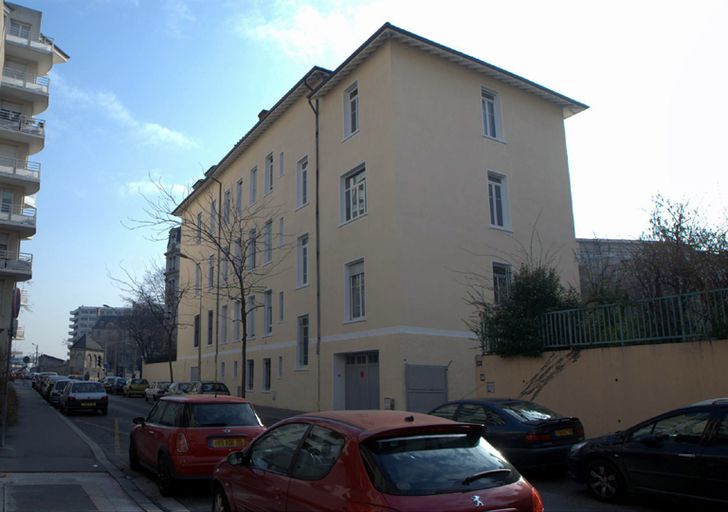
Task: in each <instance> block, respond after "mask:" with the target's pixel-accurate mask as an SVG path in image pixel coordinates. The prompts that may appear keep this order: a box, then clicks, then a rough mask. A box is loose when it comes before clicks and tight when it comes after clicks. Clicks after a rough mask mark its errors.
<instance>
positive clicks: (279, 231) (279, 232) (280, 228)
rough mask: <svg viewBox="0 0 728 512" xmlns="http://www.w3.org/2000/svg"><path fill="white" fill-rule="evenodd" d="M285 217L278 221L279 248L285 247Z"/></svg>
mask: <svg viewBox="0 0 728 512" xmlns="http://www.w3.org/2000/svg"><path fill="white" fill-rule="evenodd" d="M283 243H284V240H283V217H281V218H280V219H278V248H279V249H280V248H281V247H283Z"/></svg>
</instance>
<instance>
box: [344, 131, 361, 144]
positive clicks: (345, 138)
mask: <svg viewBox="0 0 728 512" xmlns="http://www.w3.org/2000/svg"><path fill="white" fill-rule="evenodd" d="M357 133H359V128H357V129H356V131H353V132H351V133H349V134H347V135H344V138H343V139H341V142H342V144H343V143H344V142H346V141H347V140H349V139H351V138H352V137H353V136H354V135H356V134H357Z"/></svg>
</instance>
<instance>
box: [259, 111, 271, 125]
mask: <svg viewBox="0 0 728 512" xmlns="http://www.w3.org/2000/svg"><path fill="white" fill-rule="evenodd" d="M269 113H270V111H269V110H266V109H263V110H261V111H260V112H258V121H259V122H260V121H262V120H263V119H265V118H266V116H267V115H268V114H269Z"/></svg>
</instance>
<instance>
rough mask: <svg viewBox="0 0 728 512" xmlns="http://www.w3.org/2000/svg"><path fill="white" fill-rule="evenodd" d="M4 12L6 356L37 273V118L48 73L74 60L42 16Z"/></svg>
mask: <svg viewBox="0 0 728 512" xmlns="http://www.w3.org/2000/svg"><path fill="white" fill-rule="evenodd" d="M2 7H3V17H2V27H1V28H2V38H0V45H1V46H2V48H1V49H0V59H2V62H0V67H1V68H2V78H1V79H0V329H1V331H0V346H1V347H5V348H3V353H5V352H6V349H7V342H8V333H11V329H10V326H11V325H12V323H13V320H12V312H13V309H14V306H13V303H14V302H15V291H14V290H15V288H16V284H17V283H19V282H23V281H27V280H29V279H30V278H31V276H32V270H33V255H32V254H28V253H24V252H23V251H22V248H21V246H20V243H21V241H22V240H24V239H27V238H30V237H32V236H33V235H34V234H35V232H36V207H35V193H36V192H38V190H39V189H40V169H41V166H40V163H39V162H37V161H33V160H31V159H32V158H33V156H34V155H35V154H36V153H38V152H39V151H40V150H42V149H43V145H44V143H45V121H44V120H42V119H39V118H38V117H37V116H38V114H40V113H41V112H43V111H44V110H45V109H46V108H48V93H49V88H50V80H49V79H48V76H47V75H48V72H49V71H50V70H51V68H52V67H53V65H54V64H60V63H63V62H66V61H68V58H69V57H68V55H66V54H65V53H64V52H63V51H62V50H61V49H60V48H58V46H56V44H55V43H54V42H53V40H52V39H50V38H49V37H46V36H45V35H43V33H42V32H41V16H42V13H41V12H39V11H36V10H33V9H28V8H27V7H23V6H21V5H17V4H12V3H9V2H3V3H2ZM20 321H21V322H22V317H21V318H20ZM21 330H22V329H21Z"/></svg>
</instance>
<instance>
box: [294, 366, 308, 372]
mask: <svg viewBox="0 0 728 512" xmlns="http://www.w3.org/2000/svg"><path fill="white" fill-rule="evenodd" d="M309 370H310V368H309V367H308V366H297V367H296V368H295V369H294V371H296V372H307V371H309Z"/></svg>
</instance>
